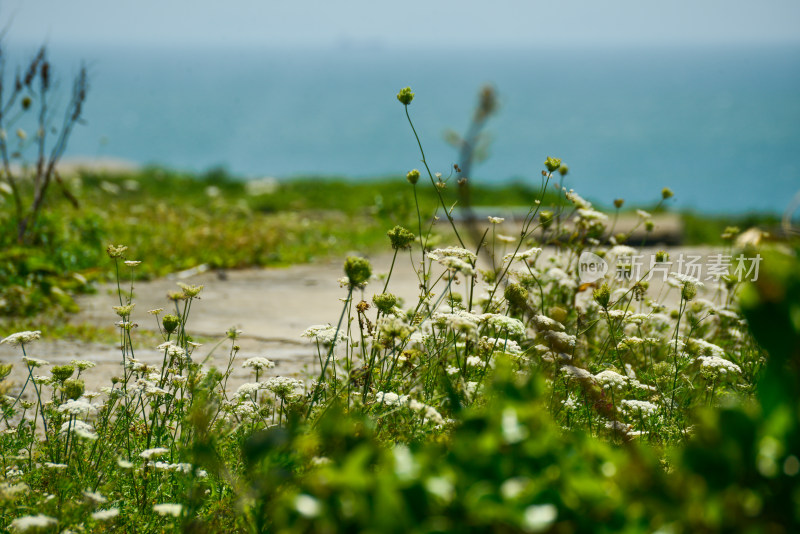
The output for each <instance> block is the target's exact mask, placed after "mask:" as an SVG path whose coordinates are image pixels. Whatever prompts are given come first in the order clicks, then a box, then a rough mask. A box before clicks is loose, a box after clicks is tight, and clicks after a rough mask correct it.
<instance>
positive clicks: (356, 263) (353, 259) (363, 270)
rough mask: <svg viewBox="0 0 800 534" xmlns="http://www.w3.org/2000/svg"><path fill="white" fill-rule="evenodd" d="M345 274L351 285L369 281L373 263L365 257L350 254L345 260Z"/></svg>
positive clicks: (354, 285)
mask: <svg viewBox="0 0 800 534" xmlns="http://www.w3.org/2000/svg"><path fill="white" fill-rule="evenodd" d="M344 274H346V275H347V280H348V282H349V283H350V286H352V287H356V286H360V285H363V284H366V283H367V280H369V277H370V276H372V265H370V263H369V261H368V260H366V259H365V258H359V257H357V256H350V257H348V258H347V259H346V260H345V262H344Z"/></svg>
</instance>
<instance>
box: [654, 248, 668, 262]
mask: <svg viewBox="0 0 800 534" xmlns="http://www.w3.org/2000/svg"><path fill="white" fill-rule="evenodd" d="M668 261H669V252H665V251H663V250H659V251H658V252H656V263H666V262H668Z"/></svg>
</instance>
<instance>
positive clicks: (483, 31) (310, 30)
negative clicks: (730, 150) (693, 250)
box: [0, 0, 800, 48]
mask: <svg viewBox="0 0 800 534" xmlns="http://www.w3.org/2000/svg"><path fill="white" fill-rule="evenodd" d="M0 21H2V23H0V27H2V28H6V27H8V33H7V36H6V40H7V41H12V42H31V43H36V42H42V41H45V40H46V41H47V42H48V43H49V44H50V45H55V46H59V45H61V44H68V43H79V44H99V45H103V44H111V43H114V44H137V45H138V44H150V45H155V46H163V45H187V46H192V45H196V44H201V43H204V44H212V45H219V46H222V45H225V44H229V45H266V46H272V47H296V46H311V47H319V46H331V45H340V46H344V45H349V46H361V47H372V46H386V47H391V48H397V47H401V46H414V47H417V46H419V47H427V46H436V47H441V46H451V47H470V46H472V47H488V46H501V47H503V46H542V45H559V46H560V45H564V44H573V45H577V46H585V45H588V44H591V45H599V44H659V45H661V44H690V45H694V44H699V43H724V44H728V43H742V44H759V43H776V42H777V43H786V42H792V43H798V42H800V1H798V0H659V1H655V0H562V1H557V0H549V1H538V0H529V1H524V0H493V1H491V2H490V1H487V0H483V1H477V0H392V1H390V2H385V1H379V0H347V1H335V0H227V1H225V0H0Z"/></svg>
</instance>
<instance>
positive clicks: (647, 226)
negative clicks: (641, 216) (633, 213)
mask: <svg viewBox="0 0 800 534" xmlns="http://www.w3.org/2000/svg"><path fill="white" fill-rule="evenodd" d="M655 227H656V223H654V222H653V220H652V219H647V220H646V221H645V222H644V230H645V232H648V233H649V232H652V231H653V229H655Z"/></svg>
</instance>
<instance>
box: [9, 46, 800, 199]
mask: <svg viewBox="0 0 800 534" xmlns="http://www.w3.org/2000/svg"><path fill="white" fill-rule="evenodd" d="M14 50H15V49H13V48H9V47H6V52H7V53H9V56H10V53H11V52H13V51H14ZM16 51H18V52H24V53H27V52H28V49H23V48H17V49H16ZM50 54H51V59H52V61H53V64H54V67H55V72H56V75H57V76H59V77H60V78H61V81H62V84H63V85H64V86H65V87H67V86H68V83H69V77H70V76H71V75H72V74H74V73H75V72H76V71H77V69H78V67H79V65H80V62H81V61H85V62H86V64H87V65H88V67H89V73H90V80H91V89H90V93H89V96H88V100H87V103H86V108H85V119H86V121H85V124H83V125H81V126H79V127H78V128H77V129H76V131H75V134H74V136H73V138H72V140H71V143H70V145H69V148H68V151H67V156H68V157H73V158H78V157H87V158H94V157H98V156H99V157H114V158H123V159H127V160H131V161H134V162H137V163H141V164H148V163H152V164H158V165H163V166H167V167H171V168H175V169H182V170H190V171H201V172H202V171H205V170H208V169H210V168H213V167H224V168H225V169H227V170H228V171H229V172H231V173H233V174H235V175H237V176H240V177H242V178H244V179H252V178H260V177H264V176H275V177H279V178H291V177H294V176H301V175H320V176H345V177H349V178H352V179H358V180H361V179H370V178H376V177H385V176H389V175H398V174H405V172H406V171H407V170H409V169H411V168H415V167H420V165H421V164H420V157H419V152H418V149H417V147H416V142H415V140H414V137H413V135H412V132H411V130H410V128H409V126H408V123H407V122H406V119H405V115H404V113H403V106H402V105H401V104H400V103H398V101H397V100H396V98H395V95H396V93H397V92H398V90H399V89H400V88H402V87H405V86H411V88H412V89H413V90H414V92H415V93H416V98H415V100H414V102H413V103H412V104H411V106H410V108H409V111H410V112H411V115H412V118H413V119H414V121H415V126H416V128H417V131H418V132H419V134H420V137H421V138H422V142H423V144H424V147H425V149H426V155H427V156H428V160H429V162H430V164H431V166H432V168H433V170H434V171H441V172H442V173H443V174H444V175H445V176H447V175H448V174H449V172H450V169H451V167H452V164H453V163H454V162H456V158H457V152H456V150H455V149H454V148H453V147H451V146H450V145H448V144H447V143H446V142H445V140H444V132H445V131H446V130H448V129H452V130H455V131H457V132H463V131H464V130H465V129H466V128H467V126H468V124H469V121H470V117H471V114H472V112H473V109H474V107H475V104H476V102H477V95H478V91H479V89H480V87H481V86H482V85H483V84H486V83H490V84H492V85H493V86H494V88H495V89H496V91H497V94H498V96H499V99H500V109H499V112H498V114H497V115H496V116H495V117H493V118H492V119H491V120H490V121H489V123H488V125H487V128H486V130H487V132H488V134H489V135H490V137H491V144H490V154H489V158H488V159H487V160H486V161H484V162H483V163H481V164H480V165H478V166H477V167H475V168H474V170H473V173H472V174H473V176H472V177H471V178H472V179H473V180H475V181H480V182H482V183H503V182H508V181H513V180H518V181H526V182H531V183H534V184H539V183H540V179H541V174H540V171H541V169H542V167H543V166H542V162H543V161H544V160H545V158H546V157H547V156H554V157H559V158H561V159H562V160H563V161H564V162H565V163H566V164H568V165H569V168H570V173H569V175H568V178H567V181H566V184H565V185H567V186H568V187H571V188H574V189H575V190H576V191H578V192H580V193H581V194H582V195H583V196H585V197H588V198H592V199H595V200H597V201H598V202H602V203H605V204H610V203H611V201H612V200H613V199H614V198H624V199H626V200H627V201H628V202H629V203H647V202H650V201H652V200H654V199H657V198H658V197H659V195H660V191H661V189H662V188H663V187H665V186H668V187H670V188H672V189H673V190H674V192H675V204H674V205H675V207H677V208H694V209H697V210H701V211H705V212H709V213H742V212H747V211H750V210H768V211H773V212H782V211H783V210H784V209H785V207H786V206H787V204H788V203H789V201H790V199H791V197H792V196H793V195H795V194H796V193H797V192H798V190H800V48H796V47H763V48H736V47H728V48H725V47H715V48H714V47H712V48H701V49H696V48H638V49H625V48H597V49H580V50H579V49H529V50H500V49H498V50H482V51H469V50H453V51H446V50H429V51H423V50H408V51H398V50H386V49H381V48H379V47H376V48H374V49H370V48H357V47H356V48H352V47H351V48H348V47H339V48H336V49H331V50H276V49H267V50H256V49H246V50H244V49H234V48H231V49H223V50H220V49H159V48H155V47H153V48H140V49H125V48H71V49H60V50H56V49H52V50H51V51H50ZM23 56H24V54H23ZM7 61H8V62H9V63H10V61H11V58H10V57H8V59H7Z"/></svg>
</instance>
